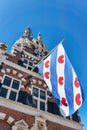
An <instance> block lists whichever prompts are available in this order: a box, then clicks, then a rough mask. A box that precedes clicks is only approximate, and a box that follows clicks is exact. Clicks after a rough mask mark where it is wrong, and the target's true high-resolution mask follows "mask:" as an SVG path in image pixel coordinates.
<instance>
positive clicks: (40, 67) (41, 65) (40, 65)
mask: <svg viewBox="0 0 87 130" xmlns="http://www.w3.org/2000/svg"><path fill="white" fill-rule="evenodd" d="M43 66H44V62H41V63H40V64H39V65H38V69H39V72H40V74H41V75H42V76H43V77H44V73H43V71H44V69H43Z"/></svg>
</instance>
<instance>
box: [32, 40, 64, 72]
mask: <svg viewBox="0 0 87 130" xmlns="http://www.w3.org/2000/svg"><path fill="white" fill-rule="evenodd" d="M63 42H64V39H63V40H62V41H61V42H60V43H59V44H58V45H57V46H59V45H60V44H62V43H63ZM57 46H55V47H54V48H53V49H52V50H51V51H50V52H49V53H48V54H47V55H46V56H45V57H44V58H42V59H41V60H40V62H39V63H38V64H37V65H35V67H34V68H32V70H34V69H35V68H36V67H37V66H38V65H39V64H40V63H41V62H42V61H43V60H45V59H46V58H47V57H48V56H49V55H50V54H51V53H52V52H53V51H54V50H55V49H56V48H57Z"/></svg>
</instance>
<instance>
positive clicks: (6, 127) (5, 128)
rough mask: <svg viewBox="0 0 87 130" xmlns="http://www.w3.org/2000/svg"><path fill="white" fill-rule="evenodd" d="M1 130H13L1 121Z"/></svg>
mask: <svg viewBox="0 0 87 130" xmlns="http://www.w3.org/2000/svg"><path fill="white" fill-rule="evenodd" d="M0 130H11V125H9V124H8V123H7V122H5V121H3V120H0Z"/></svg>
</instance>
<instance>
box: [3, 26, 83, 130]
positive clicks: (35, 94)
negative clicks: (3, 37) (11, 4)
mask: <svg viewBox="0 0 87 130" xmlns="http://www.w3.org/2000/svg"><path fill="white" fill-rule="evenodd" d="M6 50H7V45H6V43H2V42H1V43H0V130H82V124H81V122H80V116H79V113H78V111H77V112H76V113H74V114H73V115H72V116H69V117H67V118H65V117H62V115H61V113H60V111H59V108H58V107H57V105H56V103H55V101H54V98H53V97H52V94H51V93H50V91H49V89H48V86H47V85H46V83H45V82H44V80H43V78H42V77H41V75H40V74H39V72H38V68H37V67H36V68H35V66H36V65H37V64H38V63H39V61H40V60H41V59H42V58H43V57H45V56H46V55H47V54H48V52H49V51H48V50H46V45H45V43H43V42H42V37H41V34H40V33H39V34H38V37H37V38H33V37H32V31H31V29H30V27H28V28H27V29H26V30H25V32H24V34H23V35H22V36H21V37H20V38H19V39H18V40H17V41H16V42H15V43H14V45H13V46H12V49H11V53H8V52H7V51H6ZM34 68H35V69H34Z"/></svg>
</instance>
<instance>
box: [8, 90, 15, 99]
mask: <svg viewBox="0 0 87 130" xmlns="http://www.w3.org/2000/svg"><path fill="white" fill-rule="evenodd" d="M9 99H11V100H13V101H15V99H16V92H13V91H11V93H10V96H9Z"/></svg>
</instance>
